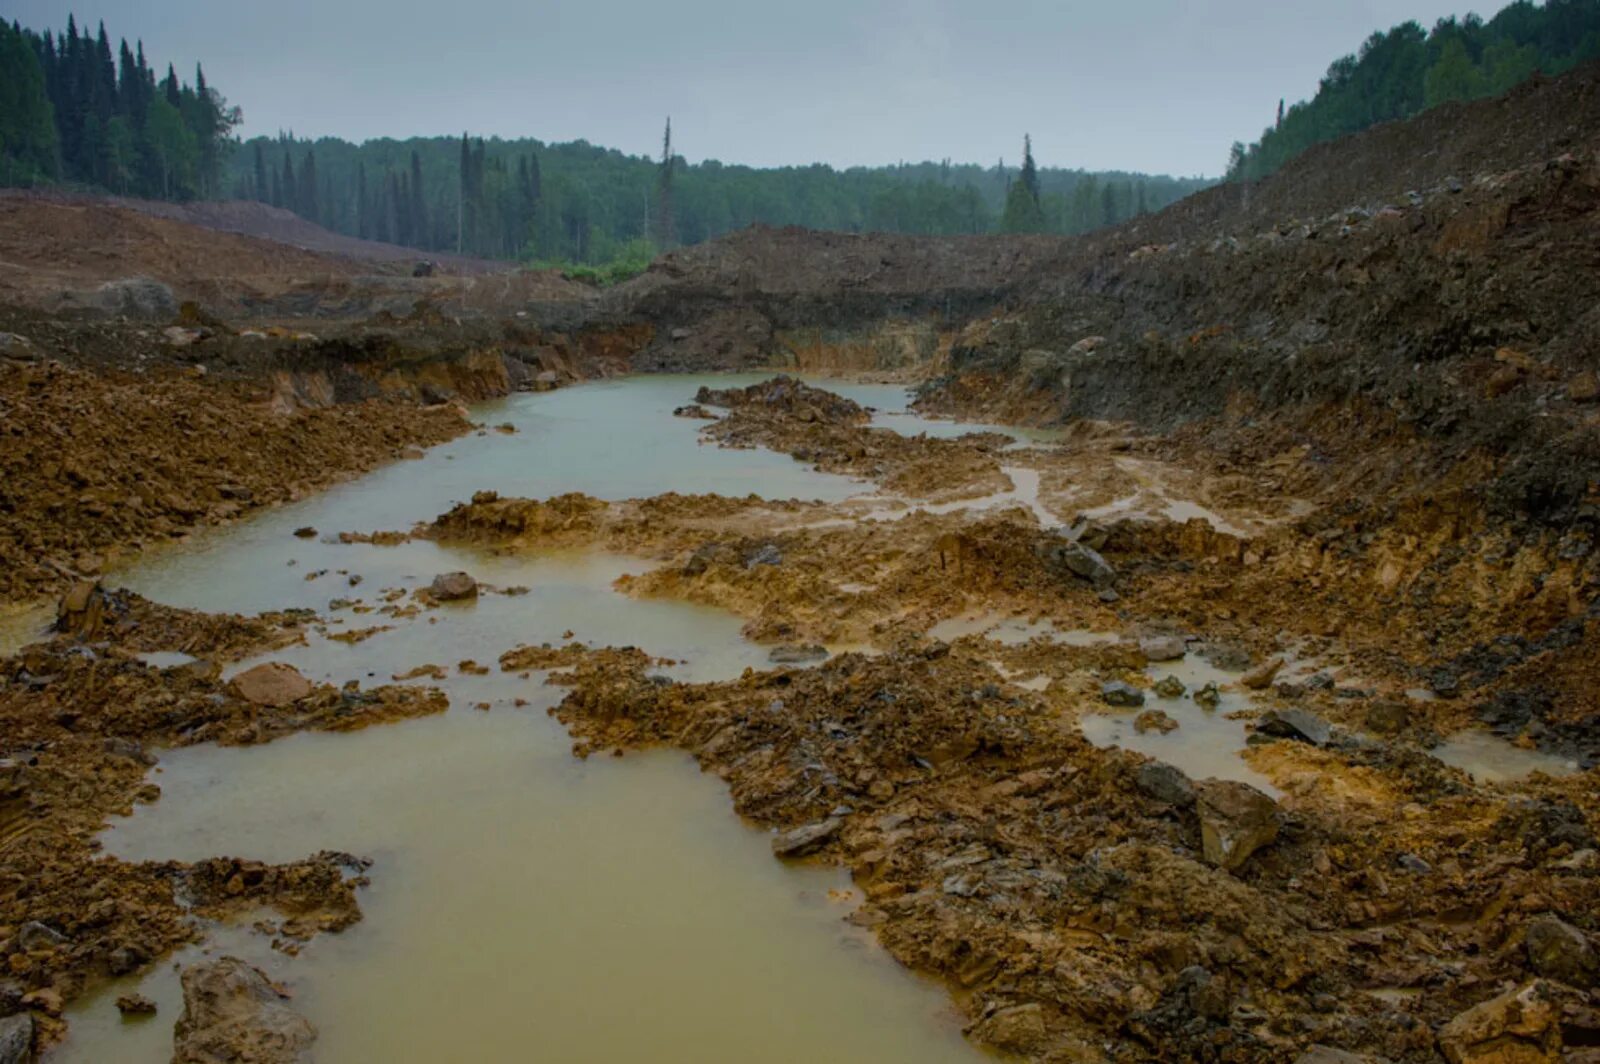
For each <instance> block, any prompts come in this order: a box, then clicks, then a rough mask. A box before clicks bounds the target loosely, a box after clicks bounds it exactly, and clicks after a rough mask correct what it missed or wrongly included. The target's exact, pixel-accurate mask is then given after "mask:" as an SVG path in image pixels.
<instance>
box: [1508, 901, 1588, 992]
mask: <svg viewBox="0 0 1600 1064" xmlns="http://www.w3.org/2000/svg"><path fill="white" fill-rule="evenodd" d="M1523 943H1524V945H1525V946H1526V947H1527V950H1528V966H1529V967H1530V968H1532V969H1533V970H1534V971H1535V972H1537V973H1538V974H1540V975H1542V976H1545V977H1546V978H1549V979H1557V980H1559V981H1561V982H1563V983H1566V984H1567V985H1568V986H1575V987H1577V988H1578V989H1580V990H1588V989H1589V988H1591V987H1593V986H1594V985H1595V982H1596V977H1597V975H1600V959H1597V957H1596V955H1595V949H1594V947H1593V946H1592V945H1590V944H1589V939H1588V937H1587V936H1586V935H1585V934H1584V933H1583V932H1582V931H1579V930H1578V929H1577V928H1576V927H1573V926H1572V925H1571V924H1569V923H1567V922H1566V921H1565V920H1562V919H1561V918H1560V917H1559V916H1556V915H1555V914H1554V913H1544V914H1543V915H1540V916H1536V917H1534V918H1533V919H1532V920H1530V921H1529V922H1528V929H1527V931H1526V932H1525V933H1524V938H1523Z"/></svg>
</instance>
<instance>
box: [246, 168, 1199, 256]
mask: <svg viewBox="0 0 1600 1064" xmlns="http://www.w3.org/2000/svg"><path fill="white" fill-rule="evenodd" d="M258 146H259V147H260V149H261V150H262V152H263V154H264V156H265V158H266V159H267V160H268V166H269V168H270V167H271V160H273V159H278V160H280V165H281V160H282V159H283V158H284V156H285V154H286V153H287V154H288V155H289V156H292V157H293V158H294V159H295V160H296V166H299V165H301V160H302V159H303V158H304V157H305V155H306V153H307V152H308V151H310V152H313V153H314V154H315V158H316V167H317V173H318V175H319V178H320V182H321V190H322V196H321V200H320V202H319V203H318V205H317V211H316V213H315V214H314V215H313V214H310V213H308V212H307V210H306V209H305V205H304V204H301V203H296V202H290V201H289V200H288V199H287V198H285V199H284V200H283V201H282V202H281V204H280V205H282V206H285V207H288V208H289V209H291V210H296V211H298V212H299V213H301V214H302V215H303V216H305V217H307V218H310V219H311V220H312V221H315V222H317V223H318V224H320V225H324V226H326V227H328V228H330V229H334V230H336V231H338V232H342V233H348V234H351V235H355V236H362V237H366V238H368V239H375V240H384V241H389V242H392V243H398V244H403V245H406V246H409V247H415V248H418V249H422V250H431V251H455V250H457V249H458V248H459V249H460V250H461V251H463V252H465V253H468V254H473V255H480V256H487V257H495V258H506V259H513V258H514V259H520V260H522V261H528V262H541V263H556V264H559V263H569V264H581V265H598V264H605V263H612V262H618V261H621V260H623V259H625V258H626V256H627V255H628V254H629V253H628V252H627V251H626V249H627V248H629V247H630V246H632V247H637V246H641V245H639V244H638V243H637V242H640V241H646V242H648V243H649V244H650V245H653V246H655V247H657V248H659V247H661V246H664V245H666V246H670V245H674V244H696V243H699V242H701V241H704V240H707V239H710V238H711V237H715V236H719V235H721V234H723V233H727V232H730V231H732V230H734V229H739V228H742V227H744V226H746V225H751V224H755V223H760V224H766V225H803V226H807V227H810V228H813V229H833V230H842V231H846V232H895V233H923V234H935V235H947V234H948V235H953V234H960V233H987V232H994V231H995V230H996V228H997V227H998V225H999V222H1000V219H1001V215H1002V212H1003V210H1004V207H1005V201H1006V196H1007V194H1008V191H1007V182H1006V180H1005V177H1004V175H1003V172H1002V171H1001V170H1000V169H999V168H997V167H991V168H985V167H980V166H960V165H952V164H951V163H949V162H948V161H945V162H939V163H934V162H927V163H918V164H914V165H907V164H901V165H899V166H888V167H857V168H852V169H848V170H835V169H833V168H832V167H828V166H823V165H812V166H800V167H782V168H777V169H756V168H753V167H748V166H734V165H728V164H725V163H721V162H718V161H716V160H707V161H706V162H703V163H697V164H692V165H691V164H689V163H688V162H687V161H685V160H684V159H683V158H682V157H681V156H680V157H674V158H672V160H671V165H670V171H669V170H668V168H667V166H666V165H665V164H664V163H663V160H662V159H659V158H648V157H645V156H632V155H625V154H623V153H622V152H618V151H615V150H611V149H606V148H600V147H596V146H595V145H592V144H589V143H587V142H585V141H575V142H572V143H569V144H544V143H541V142H539V141H536V140H514V141H513V140H501V139H498V138H494V139H483V140H478V139H474V138H471V137H468V138H466V141H465V145H463V140H462V138H460V137H419V138H413V139H410V140H404V141H397V140H388V139H384V140H372V141H367V142H366V143H364V144H360V145H357V144H351V143H349V142H348V141H343V140H338V139H332V138H325V139H322V140H318V141H315V142H311V141H304V140H296V139H294V138H288V137H279V138H273V139H266V138H257V139H256V140H252V141H249V142H247V143H246V144H245V145H244V149H245V150H243V151H240V152H236V153H235V154H234V157H233V161H232V165H231V167H230V170H229V173H228V177H227V181H226V182H225V183H226V185H227V187H228V188H229V189H231V190H232V192H233V193H234V195H236V196H240V197H243V198H252V197H254V198H258V199H263V200H265V201H267V202H274V201H273V200H272V199H271V189H270V188H269V189H268V190H267V193H266V194H265V195H261V194H259V193H258V192H257V191H256V190H257V189H258V188H259V184H260V182H259V180H258V179H257V177H256V176H255V172H256V170H255V152H256V149H257V147H258ZM669 150H670V149H669ZM363 174H364V175H365V178H364V179H363ZM463 176H465V178H466V180H465V181H464V182H463V180H462V178H463ZM1036 177H1037V182H1038V187H1039V189H1040V195H1039V200H1038V203H1037V210H1038V216H1037V217H1036V218H1035V219H1034V221H1031V222H1030V223H1029V228H1028V229H1027V230H1026V231H1029V232H1053V233H1077V232H1084V231H1087V230H1089V229H1095V228H1099V227H1100V226H1101V225H1103V224H1105V223H1106V221H1107V216H1106V215H1105V212H1104V210H1103V201H1102V198H1101V190H1102V188H1103V187H1104V186H1106V185H1111V186H1114V190H1115V191H1114V195H1113V200H1114V204H1115V213H1114V215H1113V216H1112V217H1111V218H1110V220H1111V221H1121V220H1123V219H1125V218H1128V217H1132V216H1133V214H1135V213H1137V211H1138V209H1139V194H1138V189H1139V187H1140V186H1143V188H1144V206H1145V207H1146V208H1147V209H1149V210H1159V209H1160V208H1162V207H1164V206H1166V205H1167V204H1169V203H1172V202H1174V201H1175V200H1178V199H1181V198H1182V197H1184V196H1186V195H1188V194H1189V193H1191V192H1194V191H1196V190H1198V189H1200V188H1203V187H1205V186H1206V184H1208V182H1207V181H1205V180H1204V179H1200V178H1171V177H1147V176H1145V175H1139V174H1124V173H1109V174H1099V175H1093V174H1086V173H1084V172H1083V171H1078V170H1050V169H1039V170H1037V171H1036ZM664 179H665V181H669V182H670V194H669V195H668V196H667V197H665V198H664V197H663V196H662V192H663V184H664ZM269 182H270V178H269ZM1086 183H1087V184H1088V186H1089V187H1090V188H1092V191H1093V205H1092V210H1091V209H1075V207H1074V203H1075V201H1074V198H1073V197H1074V192H1075V191H1076V190H1077V189H1078V188H1079V187H1080V186H1083V185H1085V184H1086ZM408 205H409V206H408ZM664 208H665V209H666V210H669V211H670V224H663V223H664V219H663V217H662V213H663V209H664ZM669 230H670V233H671V236H670V237H669V236H668V231H669Z"/></svg>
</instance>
